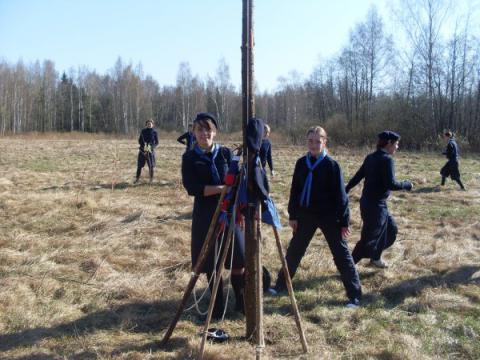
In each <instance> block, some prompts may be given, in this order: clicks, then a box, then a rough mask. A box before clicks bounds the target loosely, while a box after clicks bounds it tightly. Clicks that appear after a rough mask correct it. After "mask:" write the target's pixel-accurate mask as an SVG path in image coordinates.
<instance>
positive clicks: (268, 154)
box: [259, 124, 275, 176]
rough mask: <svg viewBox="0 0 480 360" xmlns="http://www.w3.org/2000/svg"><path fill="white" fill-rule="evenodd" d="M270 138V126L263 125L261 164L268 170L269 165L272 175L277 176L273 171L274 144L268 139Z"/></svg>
mask: <svg viewBox="0 0 480 360" xmlns="http://www.w3.org/2000/svg"><path fill="white" fill-rule="evenodd" d="M269 136H270V126H268V125H267V124H264V125H263V139H262V146H261V147H260V154H259V155H260V162H261V163H262V166H263V168H264V169H265V170H266V169H267V164H268V166H269V168H270V174H271V175H272V176H275V171H274V170H273V161H272V143H271V142H270V139H269V138H268V137H269Z"/></svg>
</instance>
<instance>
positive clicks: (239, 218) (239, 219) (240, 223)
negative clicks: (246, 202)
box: [238, 215, 245, 230]
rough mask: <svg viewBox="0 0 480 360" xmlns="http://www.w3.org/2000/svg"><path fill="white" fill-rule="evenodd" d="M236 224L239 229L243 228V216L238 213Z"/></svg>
mask: <svg viewBox="0 0 480 360" xmlns="http://www.w3.org/2000/svg"><path fill="white" fill-rule="evenodd" d="M238 226H239V227H240V229H242V230H245V216H243V215H240V216H239V217H238Z"/></svg>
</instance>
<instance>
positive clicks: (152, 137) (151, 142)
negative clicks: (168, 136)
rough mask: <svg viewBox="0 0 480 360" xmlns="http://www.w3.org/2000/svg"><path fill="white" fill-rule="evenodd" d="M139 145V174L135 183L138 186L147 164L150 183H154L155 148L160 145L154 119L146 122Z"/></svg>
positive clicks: (139, 138)
mask: <svg viewBox="0 0 480 360" xmlns="http://www.w3.org/2000/svg"><path fill="white" fill-rule="evenodd" d="M138 144H139V145H140V147H139V149H138V157H137V174H136V176H135V181H134V183H135V184H136V183H138V180H140V175H141V173H142V168H143V167H144V166H145V163H147V165H148V170H149V174H150V182H152V181H153V169H154V168H155V148H156V147H157V145H158V135H157V131H156V130H155V129H154V128H153V120H152V119H149V120H147V121H146V122H145V128H144V129H142V131H141V132H140V136H139V137H138Z"/></svg>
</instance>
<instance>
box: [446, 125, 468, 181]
mask: <svg viewBox="0 0 480 360" xmlns="http://www.w3.org/2000/svg"><path fill="white" fill-rule="evenodd" d="M443 138H444V139H445V142H446V143H447V148H446V149H445V151H444V152H443V155H445V156H446V157H447V159H448V161H447V163H446V164H445V165H444V166H443V167H442V169H441V170H440V175H442V185H445V180H446V179H447V177H449V176H450V177H451V178H452V180H454V181H456V182H457V184H458V185H460V189H462V190H465V187H464V186H463V184H462V181H461V180H460V170H459V168H458V145H457V142H456V141H455V138H454V136H453V133H452V132H451V131H446V132H445V133H444V134H443Z"/></svg>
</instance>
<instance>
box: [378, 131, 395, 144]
mask: <svg viewBox="0 0 480 360" xmlns="http://www.w3.org/2000/svg"><path fill="white" fill-rule="evenodd" d="M377 136H378V139H379V140H387V141H389V140H391V141H398V140H400V135H399V134H397V133H396V132H395V131H390V130H385V131H382V132H381V133H380V134H378V135H377Z"/></svg>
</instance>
